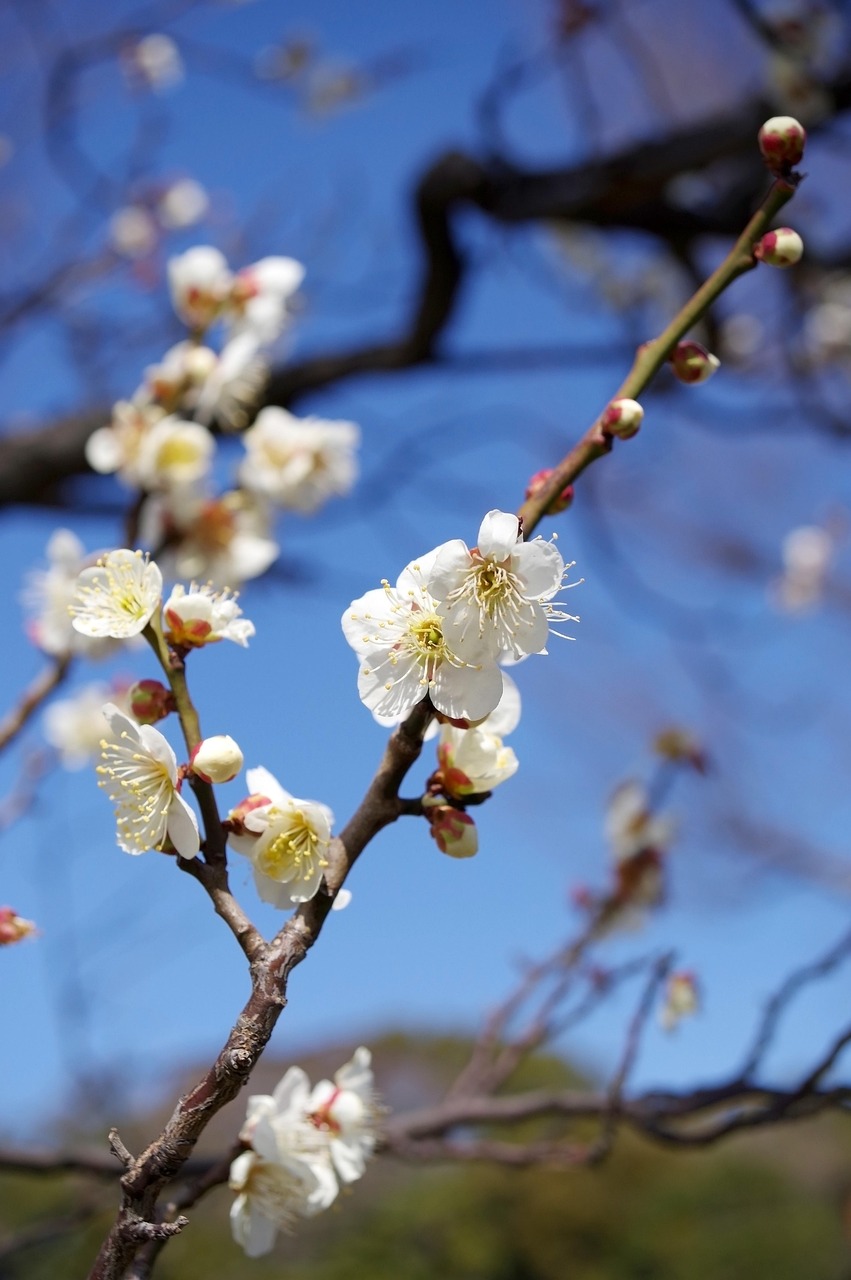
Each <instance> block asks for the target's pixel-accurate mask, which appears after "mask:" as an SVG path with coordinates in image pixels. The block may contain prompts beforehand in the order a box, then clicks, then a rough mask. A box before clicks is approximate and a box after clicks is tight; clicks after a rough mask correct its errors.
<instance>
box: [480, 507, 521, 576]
mask: <svg viewBox="0 0 851 1280" xmlns="http://www.w3.org/2000/svg"><path fill="white" fill-rule="evenodd" d="M519 532H520V522H519V520H518V519H517V516H515V515H512V513H511V512H510V511H489V512H488V513H487V515H486V516H485V518H484V520H483V521H482V523H481V527H480V528H479V541H478V547H479V552H480V554H481V555H482V556H483V557H484V558H485V559H486V560H487V559H491V558H492V559H494V560H496V561H497V562H498V563H499V564H501V563H502V562H503V560H507V559H508V557H509V556H510V555H511V554H512V552H513V551H514V550H515V549H516V546H517V539H518V536H519Z"/></svg>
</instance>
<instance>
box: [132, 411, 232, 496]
mask: <svg viewBox="0 0 851 1280" xmlns="http://www.w3.org/2000/svg"><path fill="white" fill-rule="evenodd" d="M215 451H216V443H215V441H214V439H213V437H212V435H211V434H210V432H209V431H208V430H207V428H206V427H202V426H201V425H200V424H199V423H197V422H184V420H183V419H182V418H177V417H174V416H173V415H170V416H169V417H167V418H162V419H161V420H160V421H159V422H157V423H155V424H154V426H152V427H151V428H150V430H149V431H147V432H145V434H144V435H143V436H142V438H141V440H140V442H139V452H138V455H137V457H136V465H135V468H134V470H135V476H136V483H137V484H139V485H141V487H142V488H143V489H169V488H173V487H175V486H180V485H188V484H192V483H193V482H194V481H196V480H201V479H202V478H203V477H204V476H206V475H207V474H208V473H209V471H210V468H211V467H212V465H213V455H214V453H215Z"/></svg>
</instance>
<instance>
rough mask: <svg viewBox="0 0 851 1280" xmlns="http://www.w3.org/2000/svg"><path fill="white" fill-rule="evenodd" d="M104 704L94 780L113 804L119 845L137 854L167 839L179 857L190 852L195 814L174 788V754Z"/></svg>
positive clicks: (148, 728)
mask: <svg viewBox="0 0 851 1280" xmlns="http://www.w3.org/2000/svg"><path fill="white" fill-rule="evenodd" d="M103 710H104V715H105V716H106V720H107V723H108V725H109V732H110V736H109V737H108V738H105V739H104V741H103V743H102V744H101V747H102V749H101V763H100V765H98V770H97V771H98V773H99V774H100V779H99V782H98V786H101V787H103V789H104V790H105V791H106V793H107V795H108V796H109V798H110V800H112V802H113V804H114V805H115V817H116V823H117V828H118V846H119V848H121V849H123V850H124V852H125V853H133V854H137V853H144V852H145V851H146V850H147V849H163V848H164V847H165V845H166V842H167V841H171V843H172V845H173V846H174V848H175V849H176V850H177V852H178V853H179V854H180V856H181V857H182V858H194V857H195V856H196V855H197V853H198V849H199V847H200V841H199V836H198V820H197V818H196V817H195V814H194V813H193V811H192V810H191V809H190V807H189V805H188V804H187V803H186V801H185V800H184V799H183V797H182V796H181V795H180V793H179V792H178V790H177V786H178V778H177V759H176V757H175V754H174V752H173V751H172V749H171V747H170V746H169V744H168V742H167V741H166V739H165V738H164V737H163V735H162V734H161V733H160V732H159V730H158V729H154V728H153V726H152V725H147V724H143V725H137V724H134V722H133V721H132V720H130V719H129V718H128V717H127V716H125V715H124V714H122V712H120V711H119V710H118V708H117V707H116V706H114V705H113V704H112V703H109V702H108V703H107V704H106V706H105V707H104V709H103Z"/></svg>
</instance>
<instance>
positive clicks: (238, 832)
mask: <svg viewBox="0 0 851 1280" xmlns="http://www.w3.org/2000/svg"><path fill="white" fill-rule="evenodd" d="M271 803H272V800H271V798H270V797H269V796H264V795H261V794H260V793H259V792H257V791H255V792H254V793H253V794H252V795H250V796H246V797H245V799H244V800H240V802H239V804H238V805H236V806H235V808H233V809H231V811H230V813H229V814H228V816H227V819H226V824H227V828H228V830H229V831H232V832H233V834H234V835H235V836H246V835H252V836H255V835H257V832H256V831H249V829H248V827H246V825H245V819H246V817H247V815H248V814H249V813H251V812H253V810H254V809H262V808H263V807H264V805H268V804H271ZM340 892H341V893H342V892H343V891H342V889H341V890H340Z"/></svg>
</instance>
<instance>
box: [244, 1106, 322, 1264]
mask: <svg viewBox="0 0 851 1280" xmlns="http://www.w3.org/2000/svg"><path fill="white" fill-rule="evenodd" d="M251 1143H252V1149H251V1150H250V1151H244V1152H243V1153H242V1154H241V1155H239V1156H237V1158H236V1159H235V1160H234V1161H233V1163H232V1165H231V1167H230V1180H229V1185H230V1188H231V1190H232V1191H235V1192H236V1193H237V1195H236V1199H235V1200H234V1202H233V1205H232V1206H231V1211H230V1222H231V1231H232V1232H233V1238H234V1240H235V1241H236V1243H237V1244H238V1245H240V1246H241V1247H242V1248H243V1249H244V1250H245V1253H246V1254H247V1256H248V1257H249V1258H260V1257H262V1256H263V1254H265V1253H268V1252H269V1251H270V1249H271V1248H272V1247H273V1245H274V1243H275V1239H276V1237H277V1234H278V1232H279V1231H290V1230H292V1227H293V1225H294V1223H295V1221H296V1219H298V1218H300V1217H310V1216H312V1215H313V1214H314V1213H318V1212H320V1210H321V1209H323V1208H326V1207H327V1206H326V1205H325V1204H324V1203H321V1201H322V1199H323V1198H324V1194H325V1186H324V1184H321V1183H320V1182H319V1180H318V1178H317V1176H316V1174H315V1172H314V1169H313V1166H312V1164H311V1163H309V1162H308V1161H306V1160H304V1159H300V1158H299V1157H298V1156H295V1155H293V1156H291V1155H289V1154H288V1153H287V1151H286V1150H284V1149H282V1147H281V1144H280V1142H279V1138H278V1135H277V1134H276V1132H275V1130H274V1128H273V1126H272V1124H271V1121H270V1120H269V1119H267V1118H266V1117H265V1116H260V1117H258V1119H257V1122H256V1124H255V1126H254V1128H253V1130H252V1135H251ZM334 1195H335V1196H336V1183H335V1190H334ZM333 1198H334V1197H333V1196H332V1199H333ZM329 1203H330V1201H329Z"/></svg>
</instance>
